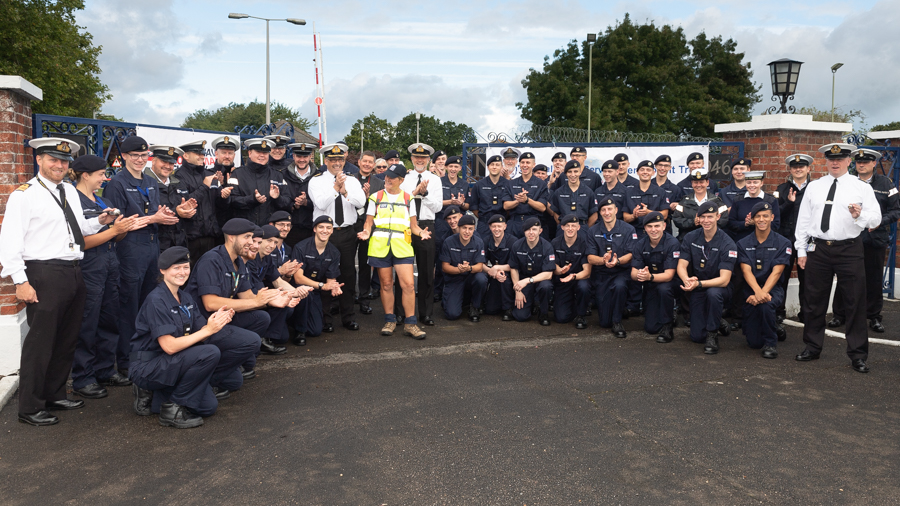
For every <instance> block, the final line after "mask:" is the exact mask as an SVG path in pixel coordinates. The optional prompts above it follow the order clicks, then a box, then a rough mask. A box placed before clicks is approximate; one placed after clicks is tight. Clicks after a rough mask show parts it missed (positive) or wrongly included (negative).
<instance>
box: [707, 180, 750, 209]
mask: <svg viewBox="0 0 900 506" xmlns="http://www.w3.org/2000/svg"><path fill="white" fill-rule="evenodd" d="M713 183H714V181H710V182H709V189H710V190H714V188H713ZM745 193H747V186H746V185H745V186H744V187H743V188H738V187H737V186H736V185H735V184H734V181H732V182H731V183H729V184H728V186H726V187H725V188H722V189H720V190H719V191H718V193H716V196H717V197H719V198H720V199H722V202H724V203H725V205H726V206H728V207H731V206H732V205H733V204H734V199H736V198H737V197H738V195H743V194H745Z"/></svg>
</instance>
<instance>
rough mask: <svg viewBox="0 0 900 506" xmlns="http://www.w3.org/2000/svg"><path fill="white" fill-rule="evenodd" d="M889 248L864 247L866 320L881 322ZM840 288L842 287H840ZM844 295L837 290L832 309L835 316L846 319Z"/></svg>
mask: <svg viewBox="0 0 900 506" xmlns="http://www.w3.org/2000/svg"><path fill="white" fill-rule="evenodd" d="M886 251H887V246H868V245H863V252H864V253H863V262H864V263H865V266H866V300H865V307H866V318H867V319H869V320H878V321H881V309H882V307H883V306H884V293H883V291H882V287H883V284H884V254H885V252H886ZM838 288H840V287H838ZM844 306H845V304H844V295H843V293H841V290H835V292H834V300H833V301H832V302H831V308H832V310H833V312H834V316H837V317H838V318H841V319H846V310H845V307H844Z"/></svg>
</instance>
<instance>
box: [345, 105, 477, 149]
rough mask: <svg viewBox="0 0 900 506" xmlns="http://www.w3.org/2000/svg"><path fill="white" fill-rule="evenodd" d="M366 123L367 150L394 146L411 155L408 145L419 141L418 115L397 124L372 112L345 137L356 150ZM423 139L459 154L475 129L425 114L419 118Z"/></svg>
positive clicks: (411, 115)
mask: <svg viewBox="0 0 900 506" xmlns="http://www.w3.org/2000/svg"><path fill="white" fill-rule="evenodd" d="M363 122H365V137H364V138H363V141H364V142H363V148H364V149H365V150H366V151H375V152H376V153H378V154H379V155H383V154H384V153H386V152H387V151H390V150H391V149H396V150H397V151H399V152H400V155H401V157H403V158H408V152H407V150H406V148H408V147H409V145H410V144H413V143H415V142H416V114H415V113H413V112H411V113H409V114H407V115H406V116H405V117H403V118H402V119H401V120H400V121H398V122H397V124H396V125H392V124H391V123H390V122H389V121H387V120H385V119H381V118H379V117H377V116H375V114H374V113H371V114H369V115H368V116H366V117H365V118H363V119H360V120H357V121H356V122H355V123H354V124H353V127H352V128H351V129H350V133H349V134H347V136H346V137H344V142H345V143H346V144H347V146H348V147H349V148H350V149H351V150H352V151H358V150H359V148H360V138H361V136H360V133H361V131H362V128H361V127H362V123H363ZM418 123H419V140H420V141H421V142H422V143H424V144H428V145H429V146H431V147H433V148H434V149H435V150H440V151H444V152H446V153H448V154H449V155H451V156H452V155H459V154H460V153H461V152H462V145H463V141H464V140H465V139H466V138H468V137H471V136H472V135H473V134H472V129H471V128H470V127H469V126H468V125H466V124H464V123H455V122H453V121H444V122H442V121H441V120H439V119H437V118H435V117H434V116H424V115H423V116H422V117H421V118H420V119H419V120H418Z"/></svg>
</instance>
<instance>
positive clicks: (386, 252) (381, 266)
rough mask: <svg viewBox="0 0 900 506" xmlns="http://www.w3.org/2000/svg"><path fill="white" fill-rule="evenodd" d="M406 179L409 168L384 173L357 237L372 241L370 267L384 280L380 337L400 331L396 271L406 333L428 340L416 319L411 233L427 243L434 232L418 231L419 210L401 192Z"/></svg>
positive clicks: (400, 167)
mask: <svg viewBox="0 0 900 506" xmlns="http://www.w3.org/2000/svg"><path fill="white" fill-rule="evenodd" d="M405 176H406V168H404V167H403V166H402V165H399V164H396V165H392V166H391V167H390V168H389V169H388V170H387V171H385V173H384V190H381V191H379V192H376V193H373V194H372V195H370V196H369V200H370V201H371V205H369V206H367V207H368V211H367V213H366V214H367V215H368V216H367V217H366V224H365V225H364V227H363V230H362V232H360V233H359V234H357V237H359V240H361V241H365V240H368V241H369V265H371V266H372V267H375V269H376V270H377V271H378V279H379V280H380V281H381V305H382V306H383V307H384V311H385V314H384V327H382V329H381V335H383V336H390V335H393V333H394V330H395V329H396V328H397V316H396V315H395V314H394V313H393V311H394V276H393V271H396V272H397V278H398V279H399V281H400V289H401V291H402V294H403V295H402V302H403V311H404V313H406V314H405V315H404V317H405V318H404V320H403V323H404V328H403V331H404V333H406V335H408V336H410V337H412V338H414V339H425V332H424V331H423V330H422V329H420V328H419V326H418V325H417V323H418V322H417V320H416V308H415V304H416V292H415V287H414V285H413V283H414V281H413V264H414V263H415V253H414V252H413V247H412V234H415V235H417V236H419V237H420V238H422V239H424V240H428V239H430V238H431V232H429V231H428V229H422V228H419V224H418V222H417V220H416V208H415V206H411V205H410V199H411V197H410V195H409V194H408V193H406V192H405V191H403V190H401V189H400V183H402V182H403V178H404V177H405ZM389 311H390V312H389Z"/></svg>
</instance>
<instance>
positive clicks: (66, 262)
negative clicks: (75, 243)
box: [25, 260, 81, 267]
mask: <svg viewBox="0 0 900 506" xmlns="http://www.w3.org/2000/svg"><path fill="white" fill-rule="evenodd" d="M80 263H81V260H25V265H28V264H36V265H60V266H63V267H78V264H80Z"/></svg>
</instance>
